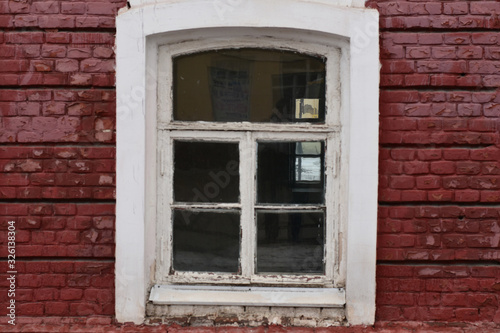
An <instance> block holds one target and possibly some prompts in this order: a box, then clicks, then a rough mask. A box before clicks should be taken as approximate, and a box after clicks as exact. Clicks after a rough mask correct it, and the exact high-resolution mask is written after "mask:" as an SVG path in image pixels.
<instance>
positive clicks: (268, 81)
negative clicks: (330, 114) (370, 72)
mask: <svg viewBox="0 0 500 333" xmlns="http://www.w3.org/2000/svg"><path fill="white" fill-rule="evenodd" d="M173 66H174V85H173V86H174V91H173V97H174V112H173V115H174V120H182V121H216V122H219V121H221V122H225V121H229V122H232V121H251V122H280V123H282V122H285V123H286V122H303V121H306V122H324V120H325V98H324V95H325V76H326V71H325V68H326V67H325V60H324V59H323V58H320V57H314V56H310V55H306V54H300V53H296V52H291V51H281V50H266V49H253V48H241V49H224V50H216V51H209V52H200V53H196V54H189V55H183V56H178V57H175V58H174V59H173Z"/></svg>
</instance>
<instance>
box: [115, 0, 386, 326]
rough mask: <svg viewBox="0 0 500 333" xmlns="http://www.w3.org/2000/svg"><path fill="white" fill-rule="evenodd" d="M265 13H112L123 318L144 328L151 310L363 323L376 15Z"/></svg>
mask: <svg viewBox="0 0 500 333" xmlns="http://www.w3.org/2000/svg"><path fill="white" fill-rule="evenodd" d="M268 5H269V2H266V1H260V0H256V1H253V2H252V6H249V5H248V4H244V5H242V7H241V8H236V7H235V8H233V10H232V12H231V15H227V16H226V17H224V19H223V20H221V18H220V17H219V16H218V15H213V16H210V15H204V14H205V13H208V12H210V10H213V8H211V2H198V1H190V0H187V1H182V2H179V3H175V4H171V3H165V4H162V3H157V2H155V3H154V5H151V6H150V5H147V4H145V5H143V6H141V7H139V8H135V9H134V8H132V9H131V10H128V11H125V12H123V13H121V14H120V16H119V17H118V21H117V100H118V107H117V173H118V176H117V211H116V214H117V235H116V239H117V240H116V284H115V285H116V315H117V319H118V320H119V321H134V322H136V323H139V322H142V321H143V320H144V317H145V315H146V311H145V306H146V303H147V302H148V301H150V302H153V303H154V304H190V305H197V304H210V305H244V306H250V307H251V306H260V305H265V306H293V307H322V308H323V307H326V308H328V307H337V308H340V309H344V308H345V313H346V316H347V320H348V322H349V324H362V323H363V324H367V323H372V322H373V318H374V304H375V303H374V295H375V293H374V292H375V288H374V287H375V283H374V281H375V279H374V277H375V239H376V190H377V155H378V147H377V142H378V141H377V138H378V125H377V124H378V123H377V119H378V113H377V97H378V30H377V29H378V24H377V18H376V16H372V15H373V13H372V11H370V10H359V9H355V8H343V9H341V8H339V7H335V6H330V5H327V4H322V3H320V2H310V1H301V0H288V1H284V2H279V3H278V2H276V3H273V6H274V7H276V8H273V10H269V8H268ZM278 9H279V10H278ZM276 12H279V13H282V14H281V15H278V16H276V15H275V14H273V13H276ZM299 13H300V15H299ZM202 14H203V15H202ZM200 15H201V16H200ZM297 15H299V16H297ZM178 17H183V20H178V19H176V18H178ZM159 18H161V19H159ZM328 22H335V24H329V23H328ZM374 26H375V30H374V31H372V30H370V29H373V27H374ZM365 37H366V38H365ZM200 66H201V67H200ZM200 68H201V69H200ZM193 96H194V97H193ZM360 96H362V97H360ZM132 133H133V135H131V134H132ZM297 263H298V264H297Z"/></svg>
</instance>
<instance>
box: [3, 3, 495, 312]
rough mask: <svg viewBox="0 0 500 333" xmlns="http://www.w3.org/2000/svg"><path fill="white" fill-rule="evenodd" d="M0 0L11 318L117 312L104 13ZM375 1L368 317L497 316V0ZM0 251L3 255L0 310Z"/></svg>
mask: <svg viewBox="0 0 500 333" xmlns="http://www.w3.org/2000/svg"><path fill="white" fill-rule="evenodd" d="M124 5H125V1H124V0H102V1H96V0H93V1H85V0H81V1H37V0H29V1H28V0H19V1H16V0H10V1H2V0H0V114H1V116H2V117H1V119H0V143H1V144H2V147H1V148H0V243H1V244H2V245H3V246H2V247H1V255H2V257H4V256H5V255H6V248H5V241H6V230H7V221H10V220H14V221H16V227H17V229H18V233H17V270H18V285H17V294H16V299H17V314H18V316H40V317H42V316H44V317H45V316H89V315H107V316H111V315H113V313H114V288H113V263H114V184H115V169H114V164H115V161H114V154H115V150H114V143H115V137H114V123H115V121H114V116H115V91H114V68H113V66H114V53H113V44H114V33H115V31H114V17H115V15H116V12H117V8H119V7H122V6H124ZM368 6H369V7H372V8H377V9H378V10H379V11H380V14H381V19H380V22H381V23H380V28H381V62H382V65H383V66H382V71H381V73H382V76H381V95H380V97H381V103H380V114H381V118H380V119H381V131H380V141H381V142H380V143H381V150H380V193H379V200H380V209H379V224H378V225H379V238H378V270H377V283H378V285H377V320H379V321H382V320H390V321H391V320H417V321H432V320H439V321H496V322H500V311H499V304H498V302H499V296H500V294H499V292H500V269H499V266H498V262H499V259H500V249H499V241H500V223H499V221H498V220H499V217H500V209H499V208H498V207H497V206H496V205H497V204H498V203H499V201H500V166H499V163H500V150H499V148H498V127H497V126H498V121H499V119H498V118H499V116H500V94H499V93H498V87H499V85H500V65H499V61H498V60H500V33H499V32H498V29H499V28H500V19H499V17H498V14H500V2H494V1H375V0H373V1H369V2H368ZM6 271H7V267H6V263H5V262H1V263H0V273H1V274H0V302H1V304H2V305H1V306H0V315H4V314H5V311H6V309H5V306H3V304H5V302H6V301H7V293H6V287H7V282H6V275H5V274H3V273H4V272H6Z"/></svg>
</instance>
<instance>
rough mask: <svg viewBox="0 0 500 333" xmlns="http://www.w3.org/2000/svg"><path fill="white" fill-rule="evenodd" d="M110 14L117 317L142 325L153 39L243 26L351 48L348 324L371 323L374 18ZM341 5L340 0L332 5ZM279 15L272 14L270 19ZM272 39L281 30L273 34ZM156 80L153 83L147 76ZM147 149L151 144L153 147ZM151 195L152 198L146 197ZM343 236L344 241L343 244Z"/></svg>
mask: <svg viewBox="0 0 500 333" xmlns="http://www.w3.org/2000/svg"><path fill="white" fill-rule="evenodd" d="M132 2H133V4H132V8H131V9H129V10H126V9H125V10H121V11H120V14H119V16H118V17H117V41H116V43H117V50H116V54H117V59H116V61H117V83H116V86H117V204H116V217H117V222H116V265H115V271H116V280H115V288H116V309H115V310H116V317H117V320H118V321H119V322H130V321H131V322H134V323H142V322H143V321H144V318H145V305H146V300H147V296H148V292H149V289H150V287H151V286H152V285H153V282H154V281H153V276H154V267H155V265H154V253H155V241H154V239H155V237H156V236H155V229H154V225H155V223H154V219H155V217H154V213H151V212H152V211H154V205H155V201H156V200H151V199H152V198H151V195H152V193H153V194H154V193H156V189H155V185H154V183H155V175H156V166H155V163H150V164H149V165H148V161H149V162H151V161H155V147H156V82H155V79H154V78H155V77H156V76H155V74H154V73H156V64H155V61H154V59H156V52H157V50H156V49H155V45H154V44H151V43H150V42H149V41H151V40H153V39H152V38H151V37H153V36H154V35H157V34H164V33H167V34H170V35H171V36H175V37H176V38H179V41H181V40H183V39H186V38H189V36H192V35H193V34H195V35H196V32H199V31H203V30H198V29H215V30H214V31H218V32H219V34H220V36H219V38H224V36H225V34H227V33H229V34H230V33H231V31H232V29H234V28H235V27H238V28H248V29H249V31H250V32H251V34H253V35H254V36H258V34H259V33H262V31H264V30H259V29H253V28H265V31H266V33H269V32H270V31H271V33H272V32H273V31H276V32H277V34H278V31H279V30H280V29H286V30H288V29H292V30H293V31H294V32H295V34H296V36H297V38H305V39H307V38H308V36H313V37H314V36H319V35H322V36H331V37H332V38H342V37H344V38H347V39H348V41H349V45H350V55H349V57H350V58H349V62H350V73H349V82H350V83H349V84H350V87H349V91H350V96H348V104H349V110H348V115H347V117H346V118H345V119H343V123H342V126H343V127H344V129H345V130H346V131H347V133H349V136H348V138H347V143H346V144H347V146H346V147H345V148H346V150H347V152H346V155H345V156H346V158H347V161H346V162H347V165H348V179H347V184H348V198H349V200H348V208H347V215H348V217H347V219H348V225H347V237H346V238H347V239H346V242H347V264H346V270H347V272H346V274H347V279H346V290H345V298H346V312H347V320H348V322H349V324H351V325H357V324H371V323H373V322H374V317H375V253H376V220H377V219H376V217H377V178H378V168H377V165H378V164H377V159H378V86H379V46H378V13H377V12H376V11H374V10H370V9H361V8H347V7H338V6H334V5H332V4H331V3H333V2H328V3H327V1H318V2H312V1H307V0H273V1H269V0H252V1H244V2H241V5H239V6H235V7H233V8H232V10H231V11H230V13H229V14H230V15H229V14H228V15H225V16H223V17H222V19H221V17H220V16H219V15H209V13H213V1H211V0H209V1H200V0H183V1H178V2H177V1H165V2H161V3H160V2H158V1H153V3H152V4H150V3H148V4H146V3H141V4H140V6H137V7H136V5H137V2H135V1H132ZM337 4H338V3H337ZM276 13H279V15H277V14H276ZM278 35H279V34H278ZM151 78H153V80H151ZM152 147H153V148H152ZM153 199H154V198H153ZM344 239H345V238H344Z"/></svg>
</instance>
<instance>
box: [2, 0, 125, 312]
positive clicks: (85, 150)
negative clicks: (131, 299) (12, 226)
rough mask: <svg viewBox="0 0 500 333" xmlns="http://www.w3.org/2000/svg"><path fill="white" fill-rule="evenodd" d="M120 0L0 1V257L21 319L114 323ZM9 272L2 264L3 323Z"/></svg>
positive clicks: (122, 3) (122, 4) (123, 2)
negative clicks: (12, 258) (12, 253)
mask: <svg viewBox="0 0 500 333" xmlns="http://www.w3.org/2000/svg"><path fill="white" fill-rule="evenodd" d="M125 3H126V2H125V1H124V0H119V1H113V0H101V1H99V0H92V1H85V0H82V1H38V0H29V1H28V0H10V1H3V0H0V115H1V118H0V144H1V146H0V244H2V247H1V248H0V253H1V256H2V257H6V254H7V251H6V250H7V249H6V246H5V242H6V241H7V222H8V221H15V222H16V229H17V231H18V232H17V235H16V243H17V244H16V245H17V246H16V255H17V258H16V259H17V263H16V270H17V272H18V274H17V288H16V314H17V315H18V316H40V317H46V316H64V317H69V316H89V315H107V316H112V315H114V274H113V270H114V233H115V232H114V226H115V223H114V210H115V205H114V195H115V193H114V192H115V188H114V187H115V136H114V124H115V109H116V104H115V88H114V51H113V47H114V34H115V28H114V26H115V16H116V13H117V10H118V8H120V7H123V6H125ZM8 270H9V269H8V267H7V264H6V262H5V261H3V262H0V304H1V306H0V315H2V317H4V314H5V313H6V306H4V305H5V304H6V302H7V301H8V297H7V291H6V288H7V286H8V281H7V280H6V278H7V275H6V274H5V272H7V271H8Z"/></svg>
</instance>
